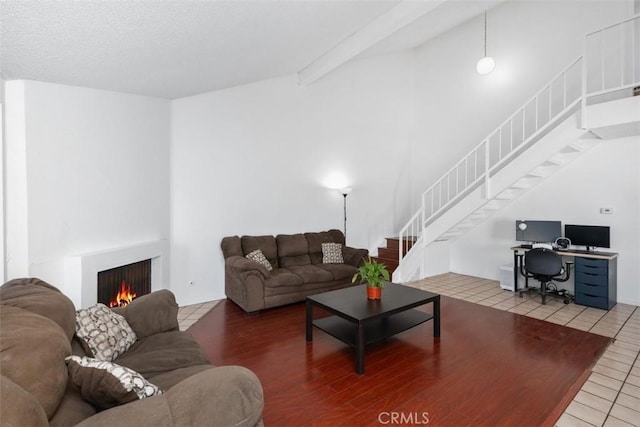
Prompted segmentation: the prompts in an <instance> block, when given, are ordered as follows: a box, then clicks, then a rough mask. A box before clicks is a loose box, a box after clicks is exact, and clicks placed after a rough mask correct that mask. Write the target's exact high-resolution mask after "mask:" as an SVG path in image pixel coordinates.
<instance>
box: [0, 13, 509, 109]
mask: <svg viewBox="0 0 640 427" xmlns="http://www.w3.org/2000/svg"><path fill="white" fill-rule="evenodd" d="M501 1H504V0H492V1H481V0H422V1H415V0H410V1H406V0H405V1H399V0H375V1H362V0H323V1H314V0H279V1H276V0H256V1H238V0H217V1H212V0H210V1H181V0H164V1H142V0H136V1H117V0H107V1H71V0H62V1H51V0H35V1H34V0H5V1H0V73H1V75H2V77H3V78H4V79H5V80H12V79H30V80H40V81H47V82H54V83H62V84H68V85H75V86H86V87H93V88H98V89H107V90H113V91H119V92H127V93H136V94H141V95H148V96H156V97H162V98H169V99H174V98H180V97H184V96H189V95H193V94H197V93H202V92H208V91H212V90H218V89H223V88H228V87H233V86H238V85H242V84H247V83H251V82H255V81H260V80H264V79H268V78H272V77H277V76H282V75H287V74H293V73H298V76H299V79H300V82H301V83H302V84H312V83H313V82H314V81H315V80H317V79H319V78H322V76H323V75H325V74H327V73H329V72H331V71H332V70H334V69H335V68H336V67H339V66H340V65H342V64H343V63H345V62H347V61H350V60H352V59H354V58H359V57H363V56H370V55H378V54H384V53H389V52H393V51H397V50H402V49H409V48H414V47H417V46H420V45H422V44H424V43H425V42H427V41H428V40H430V39H432V38H433V37H436V36H437V35H439V34H441V33H443V32H445V31H447V30H449V29H451V28H453V27H455V26H456V25H459V24H461V23H463V22H465V21H467V20H469V19H471V18H473V17H476V16H478V15H479V14H481V13H482V12H483V11H484V10H485V9H486V8H490V7H492V6H494V5H495V4H497V3H500V2H501Z"/></svg>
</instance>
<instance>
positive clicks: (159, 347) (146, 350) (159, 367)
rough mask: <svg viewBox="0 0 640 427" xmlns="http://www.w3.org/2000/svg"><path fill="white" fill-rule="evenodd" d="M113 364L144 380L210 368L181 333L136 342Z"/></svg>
mask: <svg viewBox="0 0 640 427" xmlns="http://www.w3.org/2000/svg"><path fill="white" fill-rule="evenodd" d="M115 363H117V364H118V365H122V366H126V367H127V368H130V369H133V370H134V371H136V372H139V373H140V374H141V375H142V376H144V377H145V378H152V377H153V376H155V375H160V374H163V373H165V372H169V371H172V370H174V369H179V368H186V367H188V366H195V365H206V364H210V362H209V360H208V359H207V357H206V356H205V355H204V353H203V352H202V350H201V349H200V346H199V345H198V343H197V342H196V340H195V339H194V338H193V336H192V335H191V334H188V333H185V332H181V331H171V332H163V333H161V334H155V335H151V336H149V337H146V338H142V339H139V340H138V341H136V343H135V344H134V345H132V346H131V348H130V349H129V350H128V351H127V352H126V353H124V354H123V355H122V356H120V357H118V358H117V359H116V360H115Z"/></svg>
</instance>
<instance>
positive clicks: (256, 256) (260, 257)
mask: <svg viewBox="0 0 640 427" xmlns="http://www.w3.org/2000/svg"><path fill="white" fill-rule="evenodd" d="M245 258H247V259H250V260H251V261H255V262H257V263H258V264H262V265H264V268H266V269H267V271H271V270H273V267H272V266H271V263H270V262H269V260H268V259H267V257H265V256H264V254H263V253H262V251H261V250H260V249H256V250H255V251H253V252H249V253H248V254H247V255H246V256H245Z"/></svg>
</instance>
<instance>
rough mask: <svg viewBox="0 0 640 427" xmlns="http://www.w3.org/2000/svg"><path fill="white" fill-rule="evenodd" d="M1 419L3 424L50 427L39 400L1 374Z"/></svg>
mask: <svg viewBox="0 0 640 427" xmlns="http://www.w3.org/2000/svg"><path fill="white" fill-rule="evenodd" d="M0 408H2V416H1V417H0V420H1V422H2V425H3V426H29V427H49V421H48V420H47V414H45V413H44V410H43V409H42V406H40V403H39V402H38V400H37V399H36V398H35V397H34V396H33V394H31V393H29V392H28V391H26V390H25V389H23V388H22V387H20V386H19V385H18V384H16V383H14V382H13V381H11V380H10V379H9V378H8V377H5V376H4V375H0Z"/></svg>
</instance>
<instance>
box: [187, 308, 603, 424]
mask: <svg viewBox="0 0 640 427" xmlns="http://www.w3.org/2000/svg"><path fill="white" fill-rule="evenodd" d="M441 304H442V325H441V328H442V335H441V338H440V339H437V338H433V325H432V323H431V322H427V323H425V324H422V325H420V326H417V327H415V328H413V329H410V330H408V331H405V332H403V333H401V334H399V335H397V336H395V337H393V338H390V339H388V340H385V341H383V342H381V343H377V344H374V345H372V346H370V347H367V350H366V352H365V374H364V375H357V374H356V373H355V371H354V351H353V349H352V348H350V347H348V346H347V345H345V344H343V343H341V342H339V341H338V340H336V339H334V338H332V337H330V336H329V335H327V334H325V333H323V332H322V331H320V330H317V329H314V334H313V335H314V336H313V342H312V343H307V342H306V341H305V325H304V322H305V306H304V304H293V305H290V306H286V307H280V308H276V309H271V310H265V311H263V312H261V313H259V314H255V315H247V314H246V313H244V312H243V311H242V310H241V309H239V308H238V307H237V306H236V305H235V304H233V303H231V302H229V301H223V302H222V303H220V304H218V305H217V306H216V307H215V308H214V309H212V310H211V311H210V312H209V313H207V314H206V315H205V316H204V317H203V318H202V319H200V320H199V321H198V322H196V323H195V324H194V325H193V326H191V328H189V330H188V331H189V332H190V333H191V334H192V335H193V336H194V337H195V338H196V340H197V341H198V342H199V343H200V345H201V346H202V348H203V349H204V351H205V353H206V354H207V355H208V357H209V358H210V360H211V361H212V363H213V364H215V365H230V364H236V365H242V366H246V367H248V368H249V369H252V370H253V371H254V372H255V373H256V374H257V375H258V377H259V378H260V380H261V382H262V385H263V388H264V393H265V410H264V421H265V425H267V426H291V425H295V426H307V425H309V426H311V425H313V426H325V425H326V426H339V425H345V426H346V425H350V426H354V425H355V426H361V425H362V426H367V425H381V419H380V417H381V416H382V417H383V419H382V421H385V419H384V417H390V416H392V415H393V414H398V415H395V416H400V415H402V416H403V417H404V419H405V421H406V420H414V421H422V422H423V423H424V417H428V420H429V423H430V424H431V425H438V426H456V427H457V426H465V425H474V426H496V425H512V426H540V425H552V424H553V422H554V421H555V419H557V417H558V416H559V415H560V414H561V413H562V411H563V410H564V407H566V405H567V404H568V403H569V402H570V401H571V398H572V397H573V395H574V394H575V393H576V392H577V391H578V390H579V388H580V385H581V384H582V382H584V381H585V379H586V378H587V375H586V373H588V371H589V369H590V367H591V366H592V365H593V364H594V363H595V361H596V360H597V357H598V356H599V355H600V354H601V353H602V352H603V351H604V349H605V348H606V346H607V345H608V343H609V342H610V338H608V337H604V336H600V335H595V334H592V333H588V332H584V331H580V330H577V329H572V328H568V327H564V326H560V325H556V324H553V323H549V322H544V321H541V320H537V319H533V318H529V317H525V316H520V315H517V314H514V313H509V312H506V311H501V310H496V309H493V308H490V307H485V306H481V305H477V304H472V303H469V302H465V301H461V300H456V299H452V298H448V297H444V296H443V297H442V301H441ZM425 311H427V310H426V309H425ZM315 315H316V316H321V315H323V314H322V312H315ZM381 414H382V415H381ZM425 414H426V415H425ZM387 421H388V420H387ZM416 424H418V423H416Z"/></svg>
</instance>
